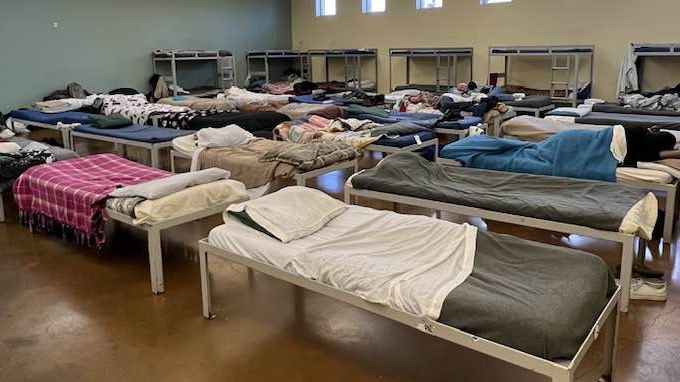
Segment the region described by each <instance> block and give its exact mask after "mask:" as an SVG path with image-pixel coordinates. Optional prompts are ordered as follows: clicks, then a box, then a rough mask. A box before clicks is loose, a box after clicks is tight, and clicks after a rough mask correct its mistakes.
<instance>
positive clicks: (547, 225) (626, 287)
mask: <svg viewBox="0 0 680 382" xmlns="http://www.w3.org/2000/svg"><path fill="white" fill-rule="evenodd" d="M454 162H455V161H451V160H446V159H442V158H440V159H439V160H438V161H437V163H440V164H443V165H457V164H456V163H454ZM357 197H363V198H368V199H374V200H380V201H386V202H392V203H398V204H404V205H409V206H415V207H422V208H428V209H432V210H434V211H436V212H437V215H438V216H439V214H440V212H441V211H446V212H450V213H453V214H458V215H463V216H476V217H479V218H482V219H488V220H493V221H497V222H502V223H509V224H514V225H519V226H524V227H531V228H537V229H542V230H548V231H553V232H560V233H565V234H575V235H581V236H587V237H592V238H595V239H602V240H608V241H613V242H617V243H620V244H621V246H622V249H621V278H620V280H621V281H620V283H621V287H622V291H621V303H620V309H621V311H622V312H628V307H629V303H630V286H631V279H632V273H633V257H634V251H635V248H634V245H635V236H634V235H631V234H627V233H622V232H612V231H604V230H599V229H594V228H590V227H585V226H579V225H575V224H568V223H560V222H555V221H550V220H544V219H536V218H532V217H527V216H521V215H513V214H508V213H504V212H497V211H490V210H485V209H481V208H475V207H468V206H465V205H460V204H451V203H445V202H437V201H433V200H428V199H421V198H415V197H411V196H404V195H398V194H390V193H386V192H378V191H370V190H357V189H355V188H354V187H353V186H352V184H351V178H350V179H349V180H348V181H347V182H346V183H345V203H347V204H353V202H355V199H356V198H357ZM638 256H644V252H642V251H640V252H639V253H638Z"/></svg>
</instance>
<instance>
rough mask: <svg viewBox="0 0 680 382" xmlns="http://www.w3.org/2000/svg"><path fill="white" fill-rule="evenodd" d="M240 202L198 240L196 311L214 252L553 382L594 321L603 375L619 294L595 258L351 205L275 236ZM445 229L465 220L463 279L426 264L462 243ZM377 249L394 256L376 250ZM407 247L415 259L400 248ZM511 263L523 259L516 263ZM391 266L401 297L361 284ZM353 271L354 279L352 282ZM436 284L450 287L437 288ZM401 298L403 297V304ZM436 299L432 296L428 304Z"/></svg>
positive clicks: (207, 313) (206, 304) (590, 334)
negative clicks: (307, 227) (305, 229)
mask: <svg viewBox="0 0 680 382" xmlns="http://www.w3.org/2000/svg"><path fill="white" fill-rule="evenodd" d="M317 192H318V191H317ZM274 195H275V194H274ZM266 198H267V197H265V198H263V199H261V200H260V201H265V199H266ZM303 199H304V200H307V199H312V198H303ZM293 203H294V204H295V203H296V202H293ZM246 204H247V203H246ZM270 206H271V204H270ZM237 207H238V206H237ZM248 207H249V206H246V207H245V208H243V211H244V213H245V214H246V216H245V218H243V217H242V218H241V219H239V220H240V221H237V220H236V219H233V218H232V217H231V216H232V215H228V216H227V217H226V218H225V224H224V225H222V226H218V227H216V228H214V229H213V230H212V231H211V233H210V235H209V238H207V239H204V240H202V241H201V242H200V243H199V251H200V255H199V258H200V266H201V285H202V296H203V315H204V317H205V318H212V300H211V293H210V290H211V285H210V279H209V269H208V256H215V257H220V258H224V259H227V260H230V261H233V262H236V263H238V264H242V265H245V266H246V267H249V268H253V269H255V270H258V271H261V272H263V273H266V274H268V275H270V276H273V277H275V278H278V279H281V280H284V281H288V282H291V283H293V284H295V285H298V286H301V287H304V288H306V289H309V290H312V291H315V292H318V293H321V294H324V295H327V296H330V297H333V298H336V299H339V300H340V301H343V302H346V303H349V304H351V305H353V306H356V307H359V308H362V309H366V310H368V311H370V312H374V313H377V314H379V315H382V316H384V317H386V318H389V319H392V320H395V321H398V322H401V323H403V324H406V325H409V326H412V327H414V328H416V329H418V330H421V331H423V332H425V333H427V334H430V335H433V336H437V337H439V338H442V339H445V340H448V341H450V342H454V343H457V344H460V345H462V346H465V347H468V348H470V349H473V350H476V351H479V352H482V353H484V354H487V355H490V356H493V357H496V358H500V359H503V360H506V361H508V362H510V363H512V364H515V365H519V366H521V367H524V368H527V369H531V370H533V371H535V372H537V373H540V374H544V375H546V376H549V377H551V378H553V380H554V381H571V380H572V378H573V373H574V371H575V369H576V368H577V367H578V364H579V363H580V361H581V359H582V358H583V356H584V355H585V352H586V351H587V349H588V348H589V347H590V345H592V343H593V342H594V340H595V339H596V338H597V337H598V335H599V334H600V330H601V329H604V330H605V331H606V333H607V338H606V339H607V341H606V342H607V345H606V346H605V354H604V359H605V362H604V371H603V375H610V374H611V370H612V364H611V363H612V354H613V353H612V352H613V351H614V347H615V344H616V328H617V320H618V315H617V313H616V309H615V308H616V305H617V303H618V297H619V293H620V291H619V289H617V288H616V287H615V286H614V282H613V280H612V278H611V276H610V274H609V272H608V270H607V267H606V265H605V264H604V262H603V261H602V260H601V259H599V258H597V257H595V256H593V255H589V254H586V253H583V252H580V251H576V250H572V249H565V248H557V247H554V246H549V245H545V244H537V243H532V242H529V241H526V240H522V239H517V238H513V237H510V236H507V235H497V234H491V233H486V232H479V231H477V230H476V229H474V228H473V229H470V228H469V226H466V225H457V224H453V223H449V222H443V221H438V220H434V219H431V218H428V217H423V216H409V215H399V214H395V213H392V212H386V211H377V210H372V209H369V208H363V207H357V206H348V207H346V208H345V209H343V210H342V211H341V212H340V213H339V214H334V217H333V218H331V219H330V220H324V224H322V225H320V226H318V227H316V230H315V231H313V232H310V233H308V234H307V235H305V236H302V237H300V238H297V239H295V240H293V241H290V242H285V243H284V242H282V241H279V240H277V239H276V238H274V237H271V236H270V235H271V232H270V231H268V230H266V229H264V230H263V229H262V228H263V226H261V225H259V222H260V221H261V220H260V219H258V218H257V217H256V216H259V214H258V215H256V214H253V213H252V212H249V211H252V209H249V208H248ZM239 209H241V208H240V207H239ZM230 210H231V209H230ZM287 215H289V214H286V215H281V216H280V217H281V218H284V217H286V216H287ZM272 216H276V215H272ZM270 218H271V217H270ZM272 220H274V219H272ZM275 220H278V219H275ZM243 222H245V223H243ZM444 226H445V227H447V228H451V229H461V227H467V228H466V229H467V231H466V232H467V233H466V234H463V235H464V237H465V239H464V244H463V245H464V246H465V248H466V253H467V252H468V251H469V252H470V253H471V254H472V256H473V257H474V266H472V265H471V268H470V269H469V270H468V271H469V273H468V275H467V276H466V277H464V278H461V277H457V276H451V275H446V274H445V275H441V274H440V275H437V276H435V275H433V274H432V273H431V272H435V273H440V272H442V271H441V269H442V268H447V267H431V266H430V267H428V264H431V263H430V259H432V255H433V254H437V261H438V262H437V264H440V262H446V261H448V258H447V257H444V258H442V257H440V256H441V254H448V253H449V251H450V249H451V248H453V247H454V246H456V248H458V245H459V243H460V240H461V236H460V235H457V234H453V235H449V232H442V228H443V227H444ZM358 227H360V228H358ZM422 231H427V232H429V233H430V239H432V240H428V239H427V238H424V237H423V236H422V235H421V234H420V232H422ZM473 231H474V233H473ZM277 237H278V236H277ZM395 238H396V239H395ZM356 243H360V245H356ZM385 253H389V254H390V257H391V258H392V260H387V258H383V257H381V255H383V254H385ZM406 253H409V254H411V253H418V256H415V257H414V256H410V255H409V256H402V254H406ZM395 257H396V258H397V260H394V258H395ZM319 258H323V261H319V260H318V259H319ZM517 263H521V264H522V269H521V270H518V269H517V267H516V264H517ZM310 265H311V266H310ZM374 267H375V269H374ZM360 268H361V269H360ZM424 268H428V269H427V270H423V269H424ZM393 269H397V270H399V269H409V270H416V269H417V270H418V272H414V273H412V274H411V272H409V273H410V277H409V278H408V282H403V280H402V282H399V285H400V288H398V289H399V292H401V293H403V295H401V296H400V295H399V293H396V292H395V293H394V295H391V294H390V295H389V296H385V295H383V294H381V292H382V291H381V290H380V287H379V290H378V291H375V290H374V289H372V288H370V287H371V286H372V285H373V284H372V283H376V282H377V283H382V282H383V281H385V284H387V285H391V281H390V280H393V279H392V278H391V277H392V276H394V275H395V274H398V272H393V271H392V270H393ZM345 275H347V277H345ZM357 275H358V276H357ZM528 275H536V277H527V276H528ZM354 276H357V277H360V278H361V280H362V282H358V283H353V282H352V281H353V277H354ZM452 277H453V278H454V279H455V280H452V279H451V278H452ZM347 279H350V280H349V282H348V280H347ZM396 279H399V277H398V276H397V277H396ZM435 280H436V281H437V282H436V283H433V284H436V285H437V287H434V289H435V290H436V295H437V297H435V298H434V299H433V300H434V301H436V303H434V302H432V303H431V304H430V302H431V301H433V300H431V299H430V298H424V297H423V298H419V296H423V295H425V296H427V297H429V296H430V294H431V293H432V291H431V288H433V287H432V284H430V285H429V288H426V287H425V288H424V286H425V285H428V281H435ZM411 283H412V284H411ZM442 284H444V285H447V286H448V287H444V288H441V287H440V286H441V285H442ZM449 285H450V286H449ZM509 285H512V286H513V287H511V288H508V286H509ZM556 286H557V287H556ZM451 287H452V289H451ZM383 288H385V287H384V286H383ZM420 288H424V289H422V290H421V289H420ZM390 289H391V288H390ZM439 292H442V293H439ZM421 300H427V301H428V303H427V304H425V305H426V307H428V309H427V310H425V312H421V311H420V310H418V307H419V305H418V303H419V302H422V301H421ZM403 301H406V302H407V303H408V304H401V302H403ZM436 304H441V305H437V307H436V308H432V307H431V306H430V305H436ZM528 305H529V306H528ZM430 312H433V313H430ZM607 323H608V324H609V325H607ZM548 328H549V330H548Z"/></svg>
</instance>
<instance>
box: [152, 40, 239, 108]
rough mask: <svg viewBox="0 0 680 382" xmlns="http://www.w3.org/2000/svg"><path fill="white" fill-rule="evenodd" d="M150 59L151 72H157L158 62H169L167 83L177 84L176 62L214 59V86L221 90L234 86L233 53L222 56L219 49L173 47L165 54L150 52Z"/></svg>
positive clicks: (196, 94) (234, 64) (207, 93)
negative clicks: (151, 63)
mask: <svg viewBox="0 0 680 382" xmlns="http://www.w3.org/2000/svg"><path fill="white" fill-rule="evenodd" d="M151 60H152V62H153V72H154V73H159V70H158V69H159V63H161V62H169V63H170V76H164V77H165V79H166V81H167V82H168V83H169V84H175V86H179V83H178V81H179V80H178V75H177V63H178V62H209V61H215V86H216V88H221V89H222V91H224V90H226V89H228V88H230V87H231V86H234V85H235V84H236V62H235V60H234V55H233V54H230V55H226V56H223V55H221V54H220V51H217V50H192V49H189V50H184V49H173V50H170V51H169V52H168V53H167V55H156V54H155V53H152V54H151ZM172 92H173V95H175V96H176V95H178V94H177V88H175V89H173V91H172ZM211 93H212V92H205V93H195V94H191V95H194V96H198V97H200V96H204V95H209V94H211Z"/></svg>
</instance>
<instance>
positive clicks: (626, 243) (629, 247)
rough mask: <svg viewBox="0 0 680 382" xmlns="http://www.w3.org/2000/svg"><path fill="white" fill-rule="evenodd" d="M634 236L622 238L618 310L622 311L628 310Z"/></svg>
mask: <svg viewBox="0 0 680 382" xmlns="http://www.w3.org/2000/svg"><path fill="white" fill-rule="evenodd" d="M634 244H635V243H634V237H633V236H628V237H626V238H625V239H624V240H623V243H622V247H623V248H622V251H621V279H620V280H621V281H620V282H621V289H622V290H621V305H620V310H621V312H623V313H627V312H628V304H629V303H630V284H631V278H632V274H633V251H634V250H633V247H634Z"/></svg>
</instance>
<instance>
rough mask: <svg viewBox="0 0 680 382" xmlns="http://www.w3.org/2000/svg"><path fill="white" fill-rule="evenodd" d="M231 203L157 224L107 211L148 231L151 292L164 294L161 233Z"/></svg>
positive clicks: (116, 219)
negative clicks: (139, 222)
mask: <svg viewBox="0 0 680 382" xmlns="http://www.w3.org/2000/svg"><path fill="white" fill-rule="evenodd" d="M243 201H245V200H238V201H234V202H233V203H240V202H243ZM230 204H231V203H221V204H219V205H216V206H214V207H211V208H207V209H204V210H201V211H197V212H194V213H191V214H188V215H184V216H179V217H176V218H174V219H170V220H165V221H162V222H158V223H156V224H142V225H135V224H133V222H132V218H131V217H130V216H127V215H125V214H122V213H120V212H118V211H114V210H111V209H107V213H108V214H109V217H110V218H111V219H112V220H115V221H118V222H121V223H124V224H127V225H129V226H132V227H136V228H138V229H141V230H143V231H146V233H147V235H148V238H147V241H148V250H149V273H150V276H151V292H153V294H156V295H158V294H162V293H163V292H165V283H164V279H163V250H162V248H161V233H162V232H163V231H164V230H166V229H170V228H173V227H177V226H180V225H182V224H185V223H189V222H192V221H196V220H200V219H203V218H206V217H209V216H213V215H217V214H221V213H222V212H224V210H226V208H227V207H228V206H229V205H230Z"/></svg>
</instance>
